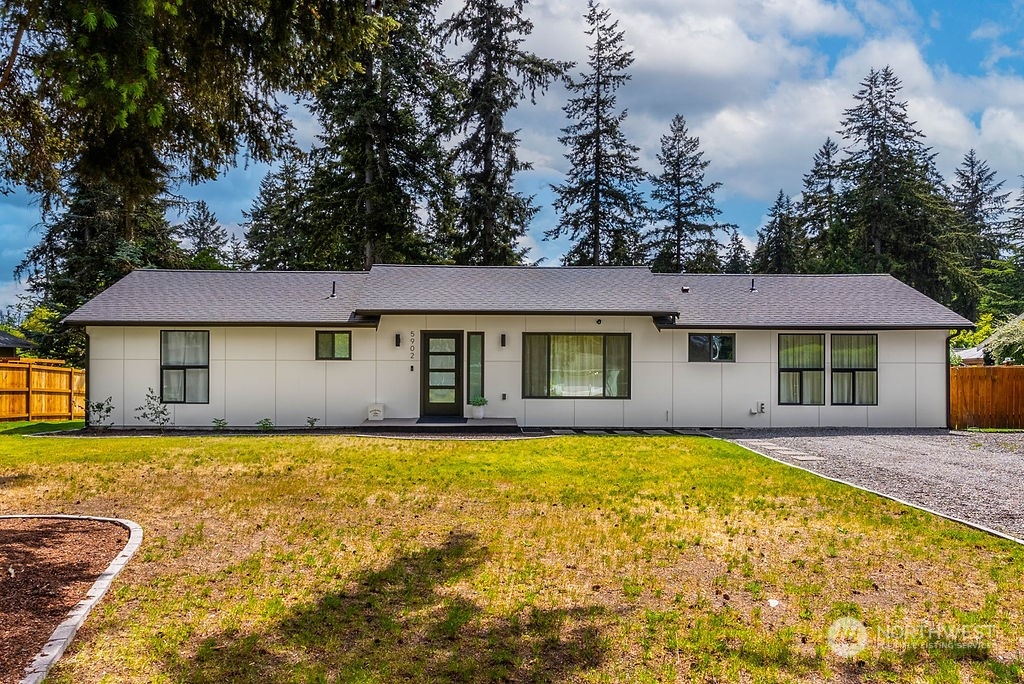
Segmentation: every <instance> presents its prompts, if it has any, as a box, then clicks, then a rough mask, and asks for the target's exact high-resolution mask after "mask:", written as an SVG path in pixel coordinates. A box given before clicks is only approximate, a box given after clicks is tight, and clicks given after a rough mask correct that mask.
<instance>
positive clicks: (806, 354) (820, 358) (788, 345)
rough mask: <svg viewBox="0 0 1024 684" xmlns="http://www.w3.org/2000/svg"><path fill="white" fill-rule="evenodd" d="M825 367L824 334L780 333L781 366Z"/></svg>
mask: <svg viewBox="0 0 1024 684" xmlns="http://www.w3.org/2000/svg"><path fill="white" fill-rule="evenodd" d="M824 367H825V336H824V335H779V368H824Z"/></svg>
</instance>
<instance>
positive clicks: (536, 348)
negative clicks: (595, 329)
mask: <svg viewBox="0 0 1024 684" xmlns="http://www.w3.org/2000/svg"><path fill="white" fill-rule="evenodd" d="M629 340H630V338H629V335H625V334H623V335H572V334H564V335H562V334H549V333H524V334H523V397H525V398H552V399H554V398H576V399H580V398H589V399H628V398H629V355H630V351H629Z"/></svg>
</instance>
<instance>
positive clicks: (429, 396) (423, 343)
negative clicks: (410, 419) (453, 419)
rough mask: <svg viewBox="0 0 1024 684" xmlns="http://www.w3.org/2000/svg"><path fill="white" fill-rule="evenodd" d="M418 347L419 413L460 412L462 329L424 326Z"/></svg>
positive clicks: (454, 413) (444, 414) (441, 414)
mask: <svg viewBox="0 0 1024 684" xmlns="http://www.w3.org/2000/svg"><path fill="white" fill-rule="evenodd" d="M420 348H421V349H422V350H423V361H422V363H421V364H420V367H421V370H420V415H421V416H461V415H462V413H463V408H462V405H463V399H462V331H454V332H453V331H445V332H439V331H436V330H425V331H423V333H422V335H421V336H420Z"/></svg>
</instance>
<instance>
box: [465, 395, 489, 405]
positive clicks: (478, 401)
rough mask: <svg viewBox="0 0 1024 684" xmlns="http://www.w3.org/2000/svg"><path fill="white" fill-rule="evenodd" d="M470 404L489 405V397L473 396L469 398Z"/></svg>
mask: <svg viewBox="0 0 1024 684" xmlns="http://www.w3.org/2000/svg"><path fill="white" fill-rule="evenodd" d="M469 405H470V406H487V399H485V398H484V397H473V398H472V399H470V400H469Z"/></svg>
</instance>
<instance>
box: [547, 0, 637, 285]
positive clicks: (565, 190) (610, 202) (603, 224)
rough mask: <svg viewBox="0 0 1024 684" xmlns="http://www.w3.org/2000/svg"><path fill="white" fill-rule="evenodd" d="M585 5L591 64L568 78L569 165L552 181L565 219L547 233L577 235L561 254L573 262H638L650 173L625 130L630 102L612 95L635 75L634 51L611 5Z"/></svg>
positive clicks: (563, 139)
mask: <svg viewBox="0 0 1024 684" xmlns="http://www.w3.org/2000/svg"><path fill="white" fill-rule="evenodd" d="M587 6H588V9H587V14H586V21H587V26H588V27H589V28H588V29H587V31H586V34H587V35H588V36H590V37H591V43H590V46H589V51H588V58H587V67H588V70H587V71H586V72H583V73H580V75H579V77H578V78H573V77H571V76H570V77H567V79H566V87H567V88H568V89H569V92H570V93H572V97H570V98H569V101H568V103H567V104H566V105H565V107H564V108H563V110H564V111H565V113H566V115H567V116H568V117H569V120H570V123H569V125H568V126H566V127H565V128H563V129H562V133H563V135H562V136H561V137H560V138H559V139H558V140H559V142H561V143H562V144H563V145H565V146H566V147H567V148H568V151H567V152H566V155H565V156H566V159H567V160H568V161H569V164H570V169H569V173H568V177H567V178H566V180H565V182H564V183H562V184H561V185H556V186H552V189H553V190H554V191H555V194H556V195H557V197H556V199H555V202H554V206H555V209H556V211H557V212H558V213H559V215H560V221H559V225H557V226H556V227H554V228H552V229H551V230H548V231H547V232H546V233H545V238H547V239H554V238H558V237H561V236H562V235H569V237H570V238H571V239H572V240H575V241H576V242H575V244H574V245H573V246H572V247H571V248H570V249H569V251H568V253H567V254H566V255H565V257H564V258H563V262H564V263H565V264H568V265H583V264H589V265H593V266H600V265H603V264H607V265H625V264H639V263H643V262H644V261H645V260H646V255H647V249H646V245H645V244H644V238H643V235H642V231H641V227H642V225H643V223H644V220H645V218H646V213H647V209H646V206H645V204H644V200H643V196H642V195H641V194H640V192H639V190H638V186H639V184H640V183H641V181H642V180H643V179H644V176H645V175H644V172H643V170H642V169H641V168H640V166H639V163H638V156H637V154H638V150H639V148H637V147H636V146H635V145H632V144H630V143H629V142H628V141H627V140H626V137H625V135H624V134H623V132H622V122H623V121H624V120H625V118H626V114H627V110H625V109H623V110H622V111H617V109H616V98H615V93H616V91H617V90H618V89H619V88H620V87H621V86H622V84H624V83H625V82H626V81H628V80H629V79H630V75H629V73H628V72H627V70H628V69H629V66H630V65H631V64H632V63H633V53H632V51H630V50H627V49H626V48H625V45H624V33H623V32H622V31H620V30H619V29H618V26H619V22H618V21H614V22H613V21H611V13H610V12H609V11H608V10H607V9H600V8H599V6H598V5H597V3H596V2H595V1H594V0H589V2H588V5H587Z"/></svg>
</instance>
